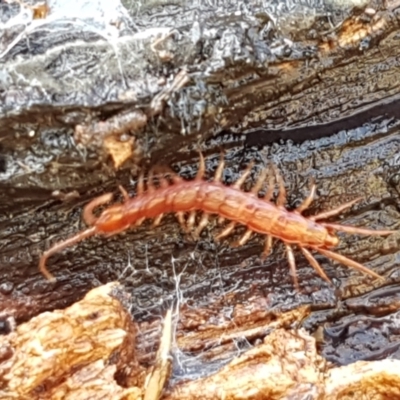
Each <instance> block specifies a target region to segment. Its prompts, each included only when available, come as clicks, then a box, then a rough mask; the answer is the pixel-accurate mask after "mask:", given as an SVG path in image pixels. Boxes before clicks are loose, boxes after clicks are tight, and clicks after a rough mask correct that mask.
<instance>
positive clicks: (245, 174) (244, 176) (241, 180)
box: [232, 162, 254, 189]
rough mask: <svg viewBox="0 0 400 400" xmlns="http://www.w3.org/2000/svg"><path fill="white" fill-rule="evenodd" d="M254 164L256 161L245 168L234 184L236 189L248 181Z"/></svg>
mask: <svg viewBox="0 0 400 400" xmlns="http://www.w3.org/2000/svg"><path fill="white" fill-rule="evenodd" d="M253 166H254V162H251V163H250V164H249V165H248V166H247V167H246V169H245V170H244V172H243V174H242V176H241V177H240V178H239V179H238V180H237V181H236V182H235V183H234V184H233V185H232V187H233V188H235V189H240V187H241V186H242V185H243V183H244V182H245V181H246V179H247V177H248V176H249V175H250V173H251V169H252V168H253Z"/></svg>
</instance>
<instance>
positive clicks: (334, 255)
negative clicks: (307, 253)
mask: <svg viewBox="0 0 400 400" xmlns="http://www.w3.org/2000/svg"><path fill="white" fill-rule="evenodd" d="M312 249H313V250H315V251H317V252H318V253H321V254H323V255H324V256H325V257H328V258H331V259H333V260H335V261H338V262H340V263H341V264H344V265H347V266H348V267H350V268H354V269H356V270H358V271H360V272H363V273H364V274H367V275H370V276H372V277H374V278H377V279H382V276H380V275H378V274H377V273H376V272H374V271H372V270H370V269H369V268H367V267H366V266H364V265H362V264H360V263H358V262H357V261H354V260H352V259H351V258H348V257H345V256H343V255H341V254H338V253H335V252H333V251H330V250H326V249H321V248H319V247H312Z"/></svg>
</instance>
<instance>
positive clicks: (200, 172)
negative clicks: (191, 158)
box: [196, 151, 206, 180]
mask: <svg viewBox="0 0 400 400" xmlns="http://www.w3.org/2000/svg"><path fill="white" fill-rule="evenodd" d="M199 156H200V164H199V170H198V171H197V175H196V179H197V180H200V179H203V177H204V172H205V170H206V163H205V161H204V157H203V154H202V152H201V151H200V152H199Z"/></svg>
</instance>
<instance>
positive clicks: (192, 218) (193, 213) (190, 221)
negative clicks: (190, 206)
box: [187, 211, 196, 231]
mask: <svg viewBox="0 0 400 400" xmlns="http://www.w3.org/2000/svg"><path fill="white" fill-rule="evenodd" d="M195 223H196V211H191V212H190V213H189V218H188V220H187V229H188V230H189V231H191V230H192V229H193V227H194V224H195Z"/></svg>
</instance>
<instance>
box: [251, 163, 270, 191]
mask: <svg viewBox="0 0 400 400" xmlns="http://www.w3.org/2000/svg"><path fill="white" fill-rule="evenodd" d="M267 174H268V171H267V170H266V169H263V170H262V171H261V173H260V175H259V176H258V178H257V181H256V183H255V185H254V186H253V187H252V188H251V193H254V194H258V192H259V191H260V190H261V188H262V186H263V184H264V182H265V179H266V177H267Z"/></svg>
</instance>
